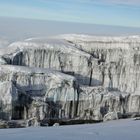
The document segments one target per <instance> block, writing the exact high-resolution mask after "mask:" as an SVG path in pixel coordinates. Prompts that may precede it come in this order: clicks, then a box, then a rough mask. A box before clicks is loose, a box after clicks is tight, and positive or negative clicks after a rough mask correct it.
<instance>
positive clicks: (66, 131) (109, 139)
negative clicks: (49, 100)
mask: <svg viewBox="0 0 140 140" xmlns="http://www.w3.org/2000/svg"><path fill="white" fill-rule="evenodd" d="M139 130H140V121H134V120H130V119H129V120H118V121H110V122H106V123H99V124H85V125H73V126H59V127H46V128H45V127H41V128H40V127H39V128H31V127H30V128H23V129H1V130H0V140H31V139H32V140H140V131H139Z"/></svg>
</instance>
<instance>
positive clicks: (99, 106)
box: [0, 34, 140, 123]
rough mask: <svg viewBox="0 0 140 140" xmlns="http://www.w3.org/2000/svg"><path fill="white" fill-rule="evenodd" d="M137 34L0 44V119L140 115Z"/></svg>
mask: <svg viewBox="0 0 140 140" xmlns="http://www.w3.org/2000/svg"><path fill="white" fill-rule="evenodd" d="M139 70H140V37H139V36H126V37H125V36H122V37H103V36H89V35H80V34H79V35H78V34H67V35H59V36H54V37H48V38H45V37H44V38H30V39H26V40H24V41H18V42H13V43H11V44H10V45H8V46H7V47H4V48H3V47H2V48H0V119H2V120H30V119H33V120H36V121H37V122H39V123H40V122H41V121H43V120H45V119H59V120H95V121H107V120H114V119H120V118H127V117H135V116H139V115H140V93H139V88H140V87H139V86H140V73H139Z"/></svg>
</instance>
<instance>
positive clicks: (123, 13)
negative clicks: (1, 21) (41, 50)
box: [0, 0, 140, 27]
mask: <svg viewBox="0 0 140 140" xmlns="http://www.w3.org/2000/svg"><path fill="white" fill-rule="evenodd" d="M0 16H2V17H19V18H29V19H41V20H57V21H66V22H79V23H89V24H104V25H120V26H131V27H140V0H0Z"/></svg>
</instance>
